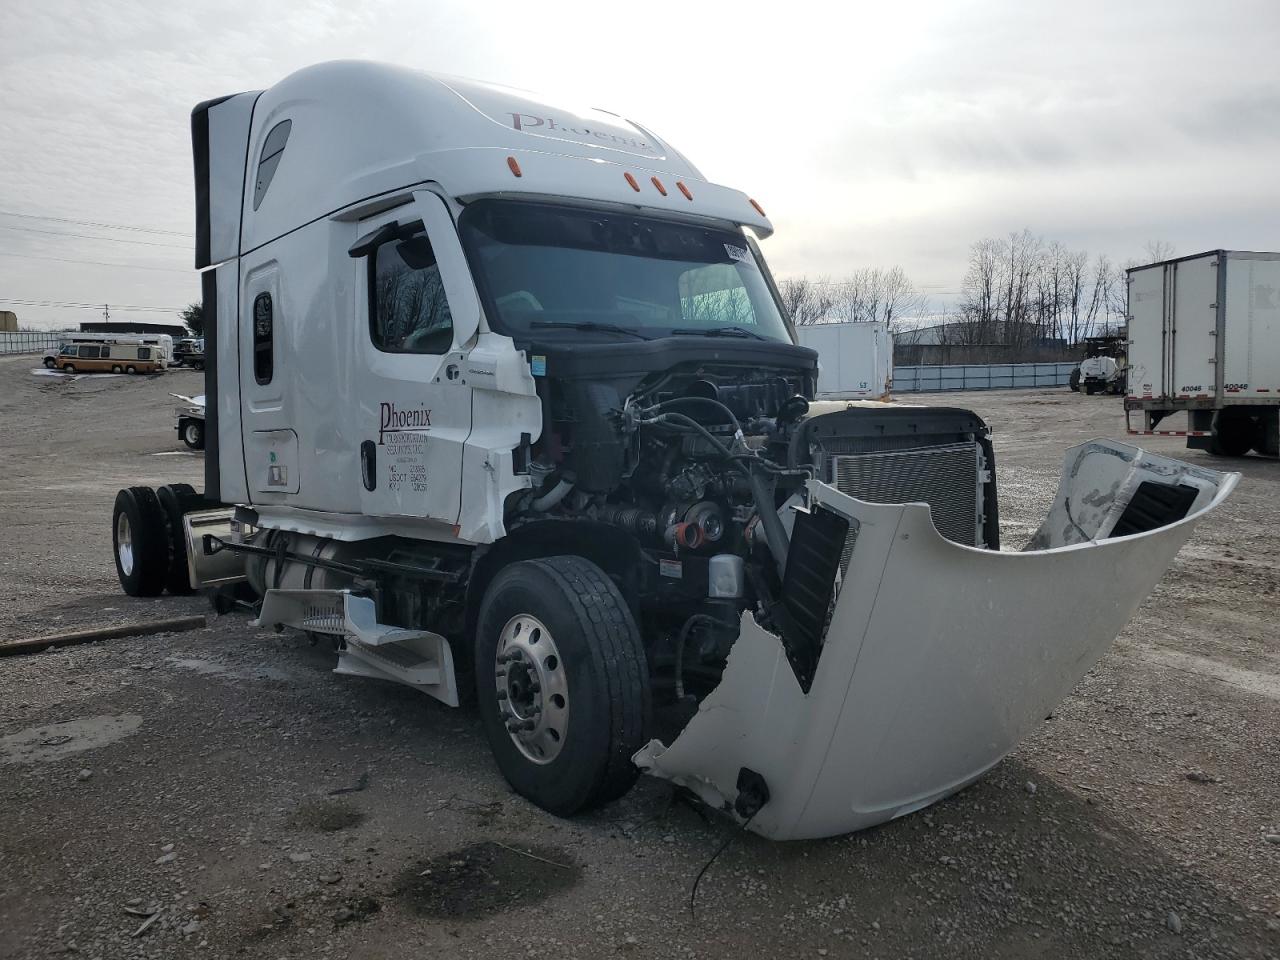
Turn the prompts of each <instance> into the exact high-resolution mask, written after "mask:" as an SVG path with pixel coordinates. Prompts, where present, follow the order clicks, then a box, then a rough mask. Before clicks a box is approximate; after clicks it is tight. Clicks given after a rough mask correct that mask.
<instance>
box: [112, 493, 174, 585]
mask: <svg viewBox="0 0 1280 960" xmlns="http://www.w3.org/2000/svg"><path fill="white" fill-rule="evenodd" d="M111 546H112V547H113V548H114V553H115V561H116V575H117V576H118V577H119V578H120V586H122V587H123V588H124V592H125V593H127V594H128V595H129V596H131V597H154V596H157V595H159V593H160V592H161V591H162V590H163V589H164V584H165V579H166V577H167V575H168V572H169V541H168V528H167V526H166V525H165V515H164V508H163V507H161V506H160V500H159V499H158V498H157V497H156V493H155V491H154V490H152V489H151V488H150V487H129V488H128V489H127V490H121V491H120V492H119V493H117V494H116V504H115V510H114V511H113V512H112V515H111Z"/></svg>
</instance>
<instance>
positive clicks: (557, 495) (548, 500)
mask: <svg viewBox="0 0 1280 960" xmlns="http://www.w3.org/2000/svg"><path fill="white" fill-rule="evenodd" d="M572 489H573V483H572V481H569V480H561V481H560V482H559V483H557V484H556V485H555V486H554V487H552V488H551V490H550V492H548V493H544V494H543V495H542V496H540V497H538V499H536V500H534V501H533V503H531V504H530V506H531V507H533V509H534V510H537V511H538V512H539V513H545V512H546V511H547V510H550V509H551V508H552V507H554V506H555V505H556V504H558V503H559V502H560V501H561V500H563V499H564V498H565V497H567V496H568V495H569V491H570V490H572Z"/></svg>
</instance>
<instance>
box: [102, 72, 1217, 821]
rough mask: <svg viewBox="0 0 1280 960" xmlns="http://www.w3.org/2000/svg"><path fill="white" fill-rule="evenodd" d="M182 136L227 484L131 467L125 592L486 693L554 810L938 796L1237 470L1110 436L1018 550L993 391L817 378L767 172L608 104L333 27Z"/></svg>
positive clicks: (123, 545) (201, 116)
mask: <svg viewBox="0 0 1280 960" xmlns="http://www.w3.org/2000/svg"><path fill="white" fill-rule="evenodd" d="M192 132H193V142H194V152H195V166H196V198H197V205H196V213H197V218H196V220H197V236H196V246H197V266H198V267H199V268H200V269H201V270H202V271H203V291H204V312H205V317H206V318H208V321H207V322H208V327H207V334H206V335H207V347H208V350H207V356H208V359H209V362H208V365H207V367H206V370H205V373H206V396H207V414H206V426H207V432H206V436H205V450H206V461H205V466H206V479H205V490H204V492H203V493H202V494H197V493H196V492H195V491H193V490H191V489H190V488H188V487H184V486H182V485H166V486H164V487H162V488H160V489H159V490H158V491H154V490H151V489H149V488H145V487H133V488H129V489H127V490H122V491H120V493H119V495H118V497H117V500H116V506H115V512H114V518H113V530H114V545H115V559H116V565H117V570H118V573H119V576H120V580H121V583H122V584H123V586H124V589H125V590H126V591H127V592H129V593H131V594H134V595H150V594H155V593H157V592H159V591H160V590H161V589H164V588H165V587H166V586H167V588H168V589H170V590H175V591H182V590H189V589H193V588H197V589H201V588H202V589H212V590H215V591H218V592H217V593H215V598H216V599H217V600H218V601H219V602H220V603H222V604H223V605H224V608H225V605H226V603H227V602H228V599H227V596H226V592H227V591H229V590H233V589H234V590H236V591H241V592H243V593H245V594H247V595H248V596H249V597H252V600H251V601H249V602H250V603H251V604H252V606H253V608H254V609H255V611H256V617H257V622H258V623H260V624H263V625H271V626H279V627H292V628H296V629H299V630H304V631H308V632H309V633H310V634H312V635H313V637H314V636H320V637H328V638H329V639H330V640H332V642H333V644H334V647H335V650H336V653H337V668H336V670H337V672H338V673H343V674H350V675H355V676H360V677H370V678H377V679H379V680H384V681H394V682H398V683H402V684H408V685H410V686H412V687H415V688H416V689H419V690H422V691H424V692H426V693H428V694H431V695H432V696H435V697H438V698H440V699H441V700H443V701H445V702H446V703H449V704H457V703H459V702H460V701H461V700H463V699H464V698H473V699H474V700H475V701H476V705H477V709H478V710H479V714H480V717H481V718H482V720H483V724H484V728H485V731H486V733H487V736H488V740H489V743H490V745H491V747H492V750H493V753H494V756H495V758H496V761H497V765H498V767H499V768H500V770H501V772H502V773H503V775H504V776H505V777H506V778H507V779H508V780H509V781H510V783H511V784H512V785H513V786H514V788H515V789H516V790H518V791H519V792H520V793H522V794H523V795H525V796H526V797H528V798H530V799H531V800H532V801H533V802H535V803H537V804H539V805H541V806H542V807H544V808H545V809H547V810H550V811H554V812H556V813H558V814H565V815H567V814H571V813H573V812H575V811H578V810H582V809H584V808H587V807H590V806H592V805H597V804H601V803H604V802H607V801H609V800H611V799H612V798H615V797H617V796H619V795H620V794H622V793H623V792H624V791H626V790H627V789H628V788H629V786H630V785H631V783H632V782H633V780H634V779H635V777H636V776H637V775H638V773H639V772H640V771H641V770H644V771H647V772H649V773H651V774H653V775H655V776H659V777H664V778H667V779H669V780H671V781H673V782H675V783H676V784H679V785H681V786H683V787H685V788H687V789H688V790H691V791H693V792H694V793H696V794H697V796H699V797H701V798H702V799H703V800H705V801H706V802H707V803H709V804H712V805H714V806H715V807H717V808H721V809H724V810H726V811H729V812H730V813H731V814H732V815H734V816H736V817H738V818H740V819H741V820H742V821H744V822H745V823H747V824H748V825H749V826H750V829H752V830H754V831H756V832H758V833H761V834H763V835H766V836H770V837H776V838H790V837H814V836H824V835H830V834H834V833H840V832H845V831H849V830H854V829H858V828H861V827H864V826H869V825H871V824H874V823H879V822H882V821H884V820H887V819H890V818H892V817H895V816H899V815H902V814H905V813H909V812H911V811H913V810H916V809H919V808H921V807H923V806H925V805H927V804H929V803H931V802H933V801H934V800H937V799H938V798H940V797H944V796H946V795H948V794H950V793H952V792H954V791H956V790H958V789H960V788H961V787H963V786H964V785H965V784H967V783H969V782H971V781H973V780H974V779H976V778H977V777H979V776H981V775H982V773H983V772H984V771H986V770H987V769H988V768H990V767H991V766H992V765H993V764H995V763H996V762H998V761H999V759H1000V758H1001V757H1002V756H1004V755H1005V753H1007V752H1008V751H1009V750H1010V749H1012V748H1013V746H1014V745H1015V744H1016V743H1017V742H1018V741H1019V739H1021V738H1022V737H1023V736H1025V735H1026V734H1027V733H1028V732H1030V731H1032V730H1034V729H1035V728H1036V726H1037V725H1038V724H1039V723H1040V722H1041V721H1042V720H1043V718H1044V717H1045V716H1046V715H1047V714H1048V713H1049V712H1050V711H1051V710H1052V709H1053V707H1054V705H1055V704H1056V703H1057V702H1058V701H1059V700H1060V699H1061V698H1062V697H1063V696H1065V695H1066V693H1067V692H1069V691H1070V690H1071V688H1072V687H1073V685H1074V684H1075V683H1076V681H1077V680H1078V679H1079V678H1080V676H1081V675H1082V674H1083V673H1084V672H1085V671H1086V670H1088V669H1089V667H1090V666H1091V665H1092V664H1093V663H1094V662H1095V661H1096V660H1097V659H1098V658H1099V657H1100V656H1101V655H1102V654H1103V652H1104V651H1105V650H1106V649H1107V647H1108V646H1109V645H1110V643H1111V642H1112V641H1113V640H1114V639H1115V636H1116V634H1117V633H1118V632H1119V631H1120V629H1121V628H1122V627H1123V626H1124V624H1125V622H1126V621H1127V620H1128V618H1129V616H1130V615H1131V613H1132V612H1133V610H1134V609H1135V608H1136V607H1137V605H1138V604H1139V603H1140V602H1141V601H1142V599H1143V598H1144V597H1145V596H1146V595H1147V593H1148V591H1149V590H1150V589H1151V587H1152V586H1153V585H1154V584H1155V582H1156V580H1157V579H1158V578H1159V577H1160V576H1161V574H1162V572H1163V571H1164V569H1165V568H1166V566H1167V565H1168V564H1169V562H1170V561H1171V560H1172V558H1173V555H1174V554H1175V553H1176V552H1177V550H1178V548H1179V547H1180V546H1181V544H1182V543H1183V542H1184V541H1185V540H1186V539H1187V537H1188V536H1189V535H1190V534H1191V531H1192V527H1193V526H1194V525H1195V524H1196V523H1197V522H1198V520H1199V519H1200V518H1202V517H1203V516H1204V515H1205V514H1206V513H1207V512H1208V511H1210V510H1212V509H1213V508H1214V507H1215V506H1217V505H1218V504H1220V503H1221V502H1222V500H1223V499H1224V498H1225V497H1226V496H1227V495H1228V494H1229V492H1230V490H1231V489H1232V487H1233V485H1234V484H1235V482H1236V476H1235V475H1234V474H1223V473H1218V472H1215V471H1211V470H1206V469H1203V468H1199V467H1195V466H1190V465H1187V464H1182V463H1178V462H1176V461H1172V460H1168V459H1164V458H1161V457H1154V456H1151V455H1149V454H1146V453H1144V452H1143V451H1141V450H1138V449H1137V448H1135V447H1132V446H1128V445H1126V444H1120V443H1111V442H1106V441H1095V442H1092V443H1088V444H1085V445H1083V446H1081V447H1078V448H1076V449H1074V450H1072V451H1069V452H1068V454H1067V460H1066V463H1065V464H1064V469H1063V481H1062V488H1061V489H1060V490H1059V492H1058V496H1057V499H1056V500H1055V501H1054V503H1053V504H1052V506H1051V507H1050V509H1049V512H1048V515H1047V517H1046V520H1045V522H1044V524H1043V526H1042V527H1041V528H1040V531H1039V533H1037V534H1036V536H1035V538H1034V539H1033V540H1032V542H1031V543H1030V544H1029V545H1027V548H1026V549H1024V550H1021V551H1017V552H1011V551H1004V550H1001V549H1000V525H999V522H998V517H997V496H996V472H995V461H994V454H993V449H992V444H991V439H990V435H989V430H988V428H987V426H986V425H985V424H984V423H983V421H982V420H981V419H980V418H979V417H977V416H976V415H975V414H973V413H970V412H968V411H965V410H956V409H944V408H932V409H930V408H918V407H917V408H900V409H894V408H886V407H876V406H870V407H857V406H855V407H853V408H852V409H850V405H849V404H847V403H837V402H831V403H823V402H820V401H815V400H814V392H815V386H816V376H817V358H816V355H815V353H814V351H812V350H810V349H807V348H805V347H803V346H799V345H797V344H796V343H795V337H794V333H793V330H792V327H791V324H790V322H789V320H788V318H787V317H786V316H785V314H784V312H783V310H782V308H781V306H780V298H779V296H778V293H777V290H776V289H775V286H774V283H773V281H772V279H771V278H770V275H769V271H768V268H767V267H766V265H765V262H764V259H763V258H762V256H761V253H760V249H759V246H758V245H757V238H758V237H767V236H768V235H769V234H770V233H771V232H772V227H771V225H770V223H769V221H768V219H766V217H765V215H764V212H763V210H762V209H761V207H760V205H759V204H758V203H756V202H754V201H753V200H751V199H749V198H748V197H747V196H746V195H745V194H743V193H740V192H739V191H737V190H733V189H729V188H727V187H724V186H720V185H717V184H714V183H711V182H709V181H707V180H705V179H704V178H703V177H702V176H701V175H700V174H699V172H698V170H697V169H696V168H695V167H693V166H692V165H691V164H690V163H689V161H688V160H686V159H685V158H684V157H683V156H682V155H681V154H680V153H679V152H678V151H677V150H676V149H675V148H673V147H672V146H671V145H669V144H667V143H666V142H665V141H663V140H662V139H660V138H659V137H657V136H656V135H655V134H653V133H652V132H651V131H649V130H648V129H646V128H644V127H642V126H640V125H639V124H637V123H633V122H631V121H628V120H625V119H623V118H621V117H619V116H616V115H614V114H610V113H604V112H601V111H596V110H583V109H570V108H566V107H564V106H562V105H561V106H557V105H552V104H548V103H545V102H543V101H541V100H539V99H537V98H535V97H533V96H531V95H530V94H527V93H523V92H519V91H513V90H509V89H502V88H498V87H492V86H487V85H484V84H479V83H473V82H470V81H461V80H455V79H449V78H444V77H436V76H432V75H428V74H425V73H419V72H415V71H411V70H405V69H399V68H393V67H386V66H379V65H375V64H368V63H329V64H323V65H319V66H315V67H311V68H308V69H304V70H302V71H300V72H298V73H295V74H293V75H292V76H290V77H288V78H286V79H285V80H283V81H281V82H280V83H278V84H276V85H275V86H274V87H272V88H271V89H269V90H265V91H256V92H251V93H242V94H236V95H233V96H230V97H224V98H222V99H219V100H212V101H209V102H207V103H203V104H201V105H200V106H198V107H197V108H196V109H195V112H194V113H193V116H192Z"/></svg>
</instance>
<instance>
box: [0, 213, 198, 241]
mask: <svg viewBox="0 0 1280 960" xmlns="http://www.w3.org/2000/svg"><path fill="white" fill-rule="evenodd" d="M0 216H5V217H19V218H21V219H23V220H51V221H53V222H54V223H76V224H79V225H80V226H82V227H102V228H103V229H106V230H132V231H135V232H137V233H167V234H170V235H172V236H175V237H189V236H191V234H190V233H188V232H187V231H185V230H165V229H164V228H163V227H140V226H131V225H130V224H126V223H104V222H102V221H101V220H73V219H72V218H70V217H50V216H44V215H41V214H36V213H15V212H14V211H12V210H0Z"/></svg>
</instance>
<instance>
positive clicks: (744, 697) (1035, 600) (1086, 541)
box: [634, 440, 1239, 839]
mask: <svg viewBox="0 0 1280 960" xmlns="http://www.w3.org/2000/svg"><path fill="white" fill-rule="evenodd" d="M1238 480H1239V474H1235V473H1219V472H1217V471H1212V470H1205V469H1202V468H1199V467H1195V466H1192V465H1189V464H1185V463H1181V462H1179V461H1175V460H1169V459H1167V458H1164V457H1156V456H1153V455H1151V454H1148V453H1145V452H1144V451H1142V450H1139V449H1138V448H1136V447H1132V446H1129V445H1128V444H1122V443H1115V442H1112V441H1104V440H1095V441H1092V442H1090V443H1086V444H1083V445H1081V446H1079V447H1075V448H1073V449H1072V450H1070V451H1068V455H1067V458H1066V461H1065V463H1064V467H1063V473H1062V480H1061V483H1060V486H1059V489H1058V494H1057V498H1056V499H1055V501H1054V503H1053V506H1052V507H1051V509H1050V511H1049V514H1048V516H1047V518H1046V520H1045V522H1044V524H1043V525H1042V526H1041V528H1040V530H1039V531H1038V532H1037V533H1036V535H1035V536H1034V537H1033V538H1032V541H1031V545H1030V546H1029V547H1028V549H1026V550H1024V551H1022V552H1017V553H1014V552H1002V551H990V550H980V549H975V548H972V547H966V546H962V545H960V544H957V543H953V542H951V541H949V540H946V539H944V538H943V537H942V536H941V535H940V534H939V533H938V532H937V530H936V529H935V527H934V526H933V521H932V519H931V517H930V512H929V507H928V506H927V505H926V504H900V505H889V504H875V503H867V502H864V501H861V500H856V499H853V498H852V497H848V496H846V495H844V494H842V493H840V492H839V491H837V490H836V489H834V488H833V487H830V486H828V485H826V484H823V483H820V482H817V481H811V482H810V483H809V485H808V497H809V506H810V507H811V508H812V507H816V506H822V507H824V508H825V509H828V510H832V511H835V512H836V513H839V514H841V515H843V516H845V517H847V518H848V519H850V520H851V521H854V522H856V525H857V528H858V535H857V540H856V543H855V544H854V548H853V553H852V557H851V559H850V562H849V567H848V572H847V575H846V576H845V578H844V580H843V583H842V586H841V588H840V592H839V594H838V597H837V599H836V602H835V607H834V611H833V613H832V617H831V622H830V625H829V627H828V629H827V633H826V637H825V641H824V644H823V647H822V650H821V653H820V656H819V660H818V665H817V670H816V672H815V675H814V678H813V684H812V687H811V688H810V689H809V691H808V693H807V694H806V693H805V692H804V691H803V690H802V689H801V685H800V683H799V682H798V681H797V679H796V676H795V673H794V671H793V670H792V667H791V665H790V663H789V662H788V659H787V657H786V654H785V652H784V651H783V648H782V644H781V642H780V641H779V639H778V637H777V636H776V635H774V634H773V633H771V632H769V631H768V630H765V629H764V628H762V627H761V626H760V625H759V624H758V623H757V622H756V620H755V618H754V616H752V614H751V613H750V612H747V613H744V615H743V617H742V624H741V634H740V636H739V638H738V640H737V642H736V643H735V645H734V647H733V650H732V651H731V653H730V655H729V659H728V663H727V666H726V669H725V672H724V675H723V677H722V679H721V682H720V684H719V686H717V687H716V688H715V690H713V691H712V692H711V693H710V694H709V695H708V696H707V697H706V699H704V700H703V702H702V703H701V705H700V707H699V710H698V712H697V714H695V715H694V717H693V719H692V720H690V722H689V723H688V725H687V726H686V727H685V729H684V730H683V731H682V732H681V733H680V734H679V736H677V737H676V738H675V740H674V741H673V742H672V743H671V745H670V746H666V745H664V744H663V743H661V742H660V741H656V740H655V741H652V742H650V743H649V744H648V745H647V746H645V747H644V748H643V749H641V750H640V751H639V752H638V753H637V754H636V755H635V757H634V760H635V762H636V764H637V765H638V766H639V767H641V768H642V769H644V770H646V771H648V772H649V773H651V774H654V775H656V776H659V777H664V778H666V779H669V780H672V781H674V782H676V783H679V784H682V785H684V786H686V787H688V788H689V789H691V790H693V791H694V792H695V793H697V794H698V795H699V796H700V797H702V799H703V800H705V801H706V802H707V803H708V804H710V805H712V806H715V807H718V808H721V809H725V810H728V811H732V810H733V807H734V802H735V800H736V798H737V793H738V786H737V778H738V775H739V771H740V770H741V769H742V768H743V767H747V768H750V769H751V770H754V771H757V772H758V773H759V774H760V775H761V776H762V777H763V779H764V781H765V783H767V785H768V790H769V796H770V799H769V802H768V803H766V804H765V805H764V807H763V808H762V809H760V810H759V812H758V813H756V815H755V817H754V818H753V819H752V820H751V822H750V829H751V830H752V831H754V832H756V833H759V834H761V835H763V836H767V837H772V838H775V839H798V838H808V837H824V836H832V835H835V834H840V833H846V832H849V831H852V830H859V829H862V828H864V827H870V826H873V825H875V824H878V823H882V822H884V821H886V820H891V819H893V818H895V817H899V816H902V815H904V814H907V813H911V812H913V811H915V810H919V809H920V808H922V807H925V806H927V805H929V804H931V803H933V802H934V801H936V800H939V799H941V798H942V797H945V796H947V795H948V794H951V793H954V792H955V791H956V790H959V789H961V788H962V787H964V786H966V785H967V784H969V783H971V782H973V781H974V780H975V779H977V778H978V777H980V776H981V775H982V774H983V773H985V772H986V771H987V770H988V769H990V768H991V767H992V766H993V765H994V764H996V763H998V762H999V761H1000V759H1001V758H1002V757H1004V756H1005V755H1006V754H1007V753H1008V752H1009V751H1010V750H1012V749H1013V747H1014V746H1016V745H1017V744H1018V742H1019V741H1020V740H1021V739H1022V738H1023V737H1025V736H1027V735H1028V734H1029V733H1031V732H1032V731H1033V730H1034V729H1035V728H1036V727H1037V726H1038V725H1039V724H1040V723H1041V722H1042V721H1043V720H1044V718H1045V717H1046V716H1047V715H1048V714H1049V713H1050V712H1052V710H1053V709H1054V707H1055V706H1056V705H1057V704H1058V703H1059V702H1060V701H1061V700H1062V698H1063V697H1065V696H1066V695H1067V694H1068V693H1070V692H1071V690H1072V689H1073V688H1074V687H1075V685H1076V684H1077V683H1078V682H1079V680H1080V678H1081V677H1082V676H1083V675H1084V674H1085V673H1086V672H1087V671H1088V670H1089V669H1090V668H1091V667H1092V666H1093V665H1094V664H1095V663H1096V662H1097V661H1098V659H1099V658H1100V657H1101V656H1102V655H1103V654H1104V653H1105V652H1106V650H1107V648H1108V647H1109V646H1110V645H1111V643H1112V642H1113V641H1114V640H1115V638H1116V636H1117V635H1118V634H1119V632H1120V630H1121V629H1122V628H1123V627H1124V625H1125V623H1126V622H1128V620H1129V618H1130V617H1131V616H1132V614H1133V612H1134V610H1135V609H1136V608H1137V607H1138V605H1139V604H1140V603H1141V602H1142V601H1143V600H1144V599H1145V598H1146V596H1147V594H1148V593H1149V592H1150V591H1151V589H1152V587H1154V586H1155V584H1156V582H1157V581H1158V580H1159V579H1160V577H1161V576H1162V575H1163V574H1164V571H1165V570H1166V568H1167V567H1168V566H1169V564H1170V562H1172V560H1173V557H1174V555H1175V554H1176V553H1177V552H1178V549H1179V548H1180V547H1181V546H1182V544H1183V543H1185V542H1186V540H1187V538H1188V537H1189V536H1190V535H1191V531H1192V530H1193V528H1194V527H1195V524H1196V523H1197V522H1198V521H1199V520H1200V519H1201V518H1202V517H1204V516H1205V515H1206V514H1207V513H1209V511H1211V510H1213V509H1215V508H1216V507H1217V506H1218V505H1219V504H1220V503H1222V501H1223V500H1224V499H1225V498H1226V497H1227V496H1228V495H1229V494H1230V492H1231V491H1232V489H1234V487H1235V485H1236V483H1237V482H1238ZM1153 487H1154V488H1165V489H1153ZM1169 488H1172V489H1169ZM801 509H803V508H801Z"/></svg>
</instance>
